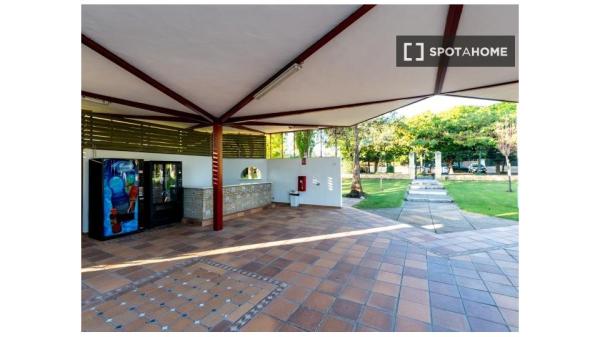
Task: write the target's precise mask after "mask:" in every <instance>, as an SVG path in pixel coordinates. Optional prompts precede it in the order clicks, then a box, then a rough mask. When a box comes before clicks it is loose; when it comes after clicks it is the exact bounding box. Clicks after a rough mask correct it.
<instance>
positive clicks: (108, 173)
mask: <svg viewBox="0 0 600 337" xmlns="http://www.w3.org/2000/svg"><path fill="white" fill-rule="evenodd" d="M142 168H143V160H138V159H104V158H94V159H90V161H89V170H90V172H89V235H90V237H93V238H95V239H98V240H106V239H111V238H114V237H118V236H122V235H126V234H131V233H135V232H137V231H139V230H140V217H139V215H140V207H141V203H143V198H144V196H143V189H142V186H141V183H140V182H141V181H142V179H143V170H142Z"/></svg>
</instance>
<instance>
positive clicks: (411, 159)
mask: <svg viewBox="0 0 600 337" xmlns="http://www.w3.org/2000/svg"><path fill="white" fill-rule="evenodd" d="M416 170H417V168H416V167H415V153H414V152H410V153H409V154H408V176H409V177H410V179H415V178H416V177H417V175H416V173H417V171H416Z"/></svg>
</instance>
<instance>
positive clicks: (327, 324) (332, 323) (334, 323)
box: [319, 315, 353, 332]
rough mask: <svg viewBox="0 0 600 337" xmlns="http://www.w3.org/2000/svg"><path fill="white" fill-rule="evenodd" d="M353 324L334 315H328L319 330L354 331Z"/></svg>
mask: <svg viewBox="0 0 600 337" xmlns="http://www.w3.org/2000/svg"><path fill="white" fill-rule="evenodd" d="M352 330H353V329H352V324H350V323H348V322H347V321H344V320H342V319H340V318H337V317H334V316H329V315H328V316H326V317H325V319H324V320H323V323H321V327H320V329H319V331H324V332H346V331H352Z"/></svg>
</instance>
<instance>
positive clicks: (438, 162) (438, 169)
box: [435, 151, 442, 180]
mask: <svg viewBox="0 0 600 337" xmlns="http://www.w3.org/2000/svg"><path fill="white" fill-rule="evenodd" d="M435 179H438V180H440V179H442V153H441V152H440V151H435Z"/></svg>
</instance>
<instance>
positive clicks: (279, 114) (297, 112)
mask: <svg viewBox="0 0 600 337" xmlns="http://www.w3.org/2000/svg"><path fill="white" fill-rule="evenodd" d="M429 96H430V95H429V94H428V95H418V96H410V97H398V98H390V99H383V100H377V101H367V102H359V103H350V104H342V105H332V106H326V107H321V108H311V109H302V110H291V111H281V112H271V113H266V114H260V115H250V116H240V117H234V118H231V119H230V120H229V121H230V122H232V123H237V122H242V121H250V120H260V119H266V118H275V117H284V116H292V115H301V114H306V113H310V112H318V111H325V110H334V109H344V108H355V107H359V106H364V105H371V104H379V103H388V102H393V101H399V100H404V99H414V98H423V97H429Z"/></svg>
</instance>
